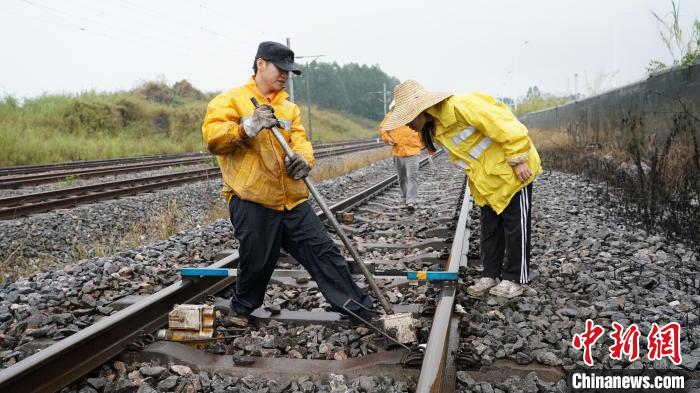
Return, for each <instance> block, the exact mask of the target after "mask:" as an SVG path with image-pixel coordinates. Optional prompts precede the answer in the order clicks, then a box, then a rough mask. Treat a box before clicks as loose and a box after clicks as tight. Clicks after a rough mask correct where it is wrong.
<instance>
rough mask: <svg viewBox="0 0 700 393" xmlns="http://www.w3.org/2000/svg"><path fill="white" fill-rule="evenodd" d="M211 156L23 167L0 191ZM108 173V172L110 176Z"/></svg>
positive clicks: (11, 172) (323, 147) (335, 145)
mask: <svg viewBox="0 0 700 393" xmlns="http://www.w3.org/2000/svg"><path fill="white" fill-rule="evenodd" d="M373 142H374V143H376V142H377V140H376V138H368V139H358V140H352V141H340V142H328V143H316V144H314V149H315V150H318V151H333V150H334V149H340V148H349V147H351V146H358V145H368V144H371V143H373ZM210 156H211V155H210V154H209V153H184V154H160V155H153V156H142V157H128V158H116V159H109V160H91V161H76V162H66V163H60V164H40V165H24V166H14V167H6V168H0V188H16V187H21V186H24V185H32V184H42V183H47V182H52V181H56V180H59V179H62V178H64V177H66V176H71V175H75V176H80V177H95V176H104V175H108V174H117V173H124V172H134V171H137V170H150V169H157V168H161V167H165V166H172V165H194V164H198V163H200V162H202V161H203V160H205V159H207V158H208V157H210ZM110 171H111V172H110Z"/></svg>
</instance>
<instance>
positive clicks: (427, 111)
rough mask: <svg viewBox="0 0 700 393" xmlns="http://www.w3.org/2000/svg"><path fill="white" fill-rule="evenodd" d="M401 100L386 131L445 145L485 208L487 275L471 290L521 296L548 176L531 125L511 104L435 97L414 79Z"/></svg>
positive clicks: (467, 96)
mask: <svg viewBox="0 0 700 393" xmlns="http://www.w3.org/2000/svg"><path fill="white" fill-rule="evenodd" d="M394 99H395V100H396V105H395V106H394V110H393V111H392V112H391V114H390V115H389V116H388V118H387V120H386V122H385V123H384V127H383V129H385V130H391V129H394V128H396V127H400V126H403V125H408V126H409V127H411V128H412V129H413V130H420V132H421V133H422V137H423V142H424V143H425V144H426V146H427V148H428V149H430V150H434V149H435V147H434V145H433V141H434V142H436V143H437V144H438V145H440V146H442V147H443V148H445V149H446V150H447V151H448V153H449V158H450V160H451V161H452V162H453V163H454V164H456V165H457V166H459V167H460V168H463V169H464V170H465V171H466V173H467V176H468V177H469V191H470V193H471V195H472V198H473V199H474V202H475V203H476V204H477V205H479V206H481V256H482V260H483V262H484V270H483V272H482V274H481V278H480V279H479V280H478V281H477V282H476V283H475V284H474V285H472V286H470V287H468V288H467V292H468V293H469V294H471V295H473V296H481V295H483V294H485V293H486V292H487V291H488V292H489V293H490V294H492V295H495V296H503V297H508V298H512V297H516V296H519V295H520V294H522V292H523V287H522V285H521V284H526V283H528V281H529V263H530V226H531V212H530V208H531V206H532V182H533V181H534V179H535V177H536V176H537V175H539V174H540V173H541V172H542V166H541V163H540V157H539V155H538V154H537V150H536V149H535V146H534V144H533V143H532V141H531V140H530V137H529V136H528V131H527V128H526V127H525V126H524V125H523V124H522V123H520V122H519V121H518V119H517V118H516V117H515V115H513V113H512V112H511V111H510V109H509V108H508V107H507V106H506V105H505V104H503V103H501V102H498V101H497V100H495V99H494V98H493V97H491V96H489V95H487V94H483V93H464V94H452V93H435V92H429V91H427V90H425V89H424V88H423V87H422V86H421V85H420V84H419V83H418V82H416V81H413V80H408V81H405V82H403V83H401V84H400V85H398V86H396V88H395V90H394ZM506 250H507V251H506ZM504 254H507V258H506V260H505V262H504ZM499 280H500V282H499Z"/></svg>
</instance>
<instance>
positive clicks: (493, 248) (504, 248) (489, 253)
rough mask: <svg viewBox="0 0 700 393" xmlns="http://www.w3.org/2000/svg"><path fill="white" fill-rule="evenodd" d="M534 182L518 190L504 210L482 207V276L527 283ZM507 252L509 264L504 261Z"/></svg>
mask: <svg viewBox="0 0 700 393" xmlns="http://www.w3.org/2000/svg"><path fill="white" fill-rule="evenodd" d="M531 206H532V183H530V184H529V185H528V186H527V187H525V188H523V189H522V190H520V191H518V192H517V193H516V194H515V195H513V198H512V199H511V200H510V203H508V206H507V207H506V208H505V210H503V212H501V214H500V215H499V214H496V212H495V211H494V210H493V209H491V207H490V206H488V205H487V206H484V207H482V208H481V257H482V259H483V261H484V270H483V272H482V273H481V276H482V277H493V278H500V279H502V280H510V281H514V282H517V283H520V284H527V282H528V280H529V279H528V274H529V268H530V217H531V215H530V207H531ZM504 253H505V254H507V255H506V260H505V263H504V261H503V256H504Z"/></svg>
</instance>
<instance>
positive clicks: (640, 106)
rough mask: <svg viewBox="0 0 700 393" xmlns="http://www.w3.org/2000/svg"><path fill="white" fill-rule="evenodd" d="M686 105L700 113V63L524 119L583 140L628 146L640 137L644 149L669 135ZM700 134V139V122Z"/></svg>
mask: <svg viewBox="0 0 700 393" xmlns="http://www.w3.org/2000/svg"><path fill="white" fill-rule="evenodd" d="M683 106H685V107H686V108H687V109H688V111H689V112H690V113H691V114H692V115H694V116H695V117H697V118H700V62H696V63H695V64H694V65H693V66H691V67H690V69H688V70H687V72H685V73H681V72H680V71H679V70H678V69H676V68H674V69H670V70H666V71H662V72H658V73H655V74H652V75H651V76H649V77H648V78H647V79H646V80H644V81H641V82H637V83H634V84H631V85H628V86H624V87H621V88H618V89H615V90H611V91H608V92H605V93H603V94H600V95H597V96H593V97H589V98H586V99H583V100H579V101H575V102H573V103H570V104H566V105H562V106H559V107H555V108H551V109H546V110H543V111H539V112H533V113H529V114H527V115H524V116H522V117H521V118H520V120H521V121H522V122H523V123H524V124H525V125H526V126H527V127H528V128H529V129H538V130H542V131H565V132H568V133H570V134H571V135H572V136H573V137H574V140H576V141H577V142H578V143H580V144H582V145H590V144H600V145H609V144H614V145H617V146H620V147H626V146H629V145H630V143H632V142H637V143H638V146H640V147H641V148H642V149H641V150H642V151H653V150H654V146H655V145H658V144H659V143H663V141H665V140H666V138H667V137H668V135H669V133H670V130H671V129H672V126H673V119H674V117H675V116H678V114H679V113H682V112H683V111H684V110H683ZM696 124H697V123H696ZM695 133H696V135H697V138H698V139H700V127H697V126H696V127H695ZM645 155H646V154H645Z"/></svg>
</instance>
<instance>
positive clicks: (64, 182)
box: [56, 175, 80, 188]
mask: <svg viewBox="0 0 700 393" xmlns="http://www.w3.org/2000/svg"><path fill="white" fill-rule="evenodd" d="M78 180H80V176H79V175H68V176H66V177H64V178H63V179H61V180H59V181H58V182H56V185H57V186H58V188H68V187H73V186H74V185H76V184H78Z"/></svg>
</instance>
